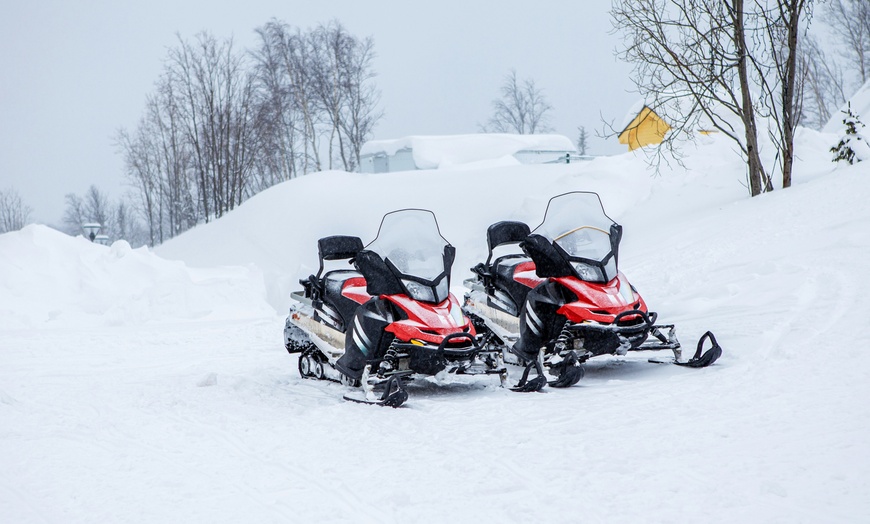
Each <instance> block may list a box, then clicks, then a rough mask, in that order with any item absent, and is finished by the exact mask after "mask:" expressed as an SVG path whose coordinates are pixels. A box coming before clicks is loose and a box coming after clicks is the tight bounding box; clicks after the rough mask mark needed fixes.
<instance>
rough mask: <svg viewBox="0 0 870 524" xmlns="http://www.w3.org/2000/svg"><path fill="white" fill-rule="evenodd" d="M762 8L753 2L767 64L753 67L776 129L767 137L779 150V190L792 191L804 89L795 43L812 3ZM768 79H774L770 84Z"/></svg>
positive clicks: (778, 2) (803, 0)
mask: <svg viewBox="0 0 870 524" xmlns="http://www.w3.org/2000/svg"><path fill="white" fill-rule="evenodd" d="M762 4H763V3H761V2H759V1H758V0H756V5H757V12H758V17H759V20H760V21H761V26H762V27H763V28H764V32H765V34H766V36H767V42H766V44H767V45H766V46H765V47H766V49H767V51H768V53H767V58H768V60H767V61H764V55H763V54H762V58H761V59H759V58H758V57H756V58H754V59H753V65H754V66H755V67H757V68H759V75H758V77H759V78H760V79H761V80H762V83H763V87H764V89H762V93H763V95H767V96H770V98H769V99H768V100H767V101H766V102H767V106H768V107H769V108H770V109H771V110H770V111H769V114H770V116H771V120H772V121H773V123H774V127H775V128H773V129H770V132H769V136H770V139H771V141H772V142H773V143H774V144H776V146H777V148H778V149H779V155H778V157H779V162H780V168H781V172H782V187H783V188H787V187H791V175H792V168H793V166H794V135H795V131H796V130H797V126H798V123H799V121H800V114H801V110H802V104H803V98H804V92H803V89H804V85H805V84H804V82H802V81H799V79H798V75H799V68H798V64H799V56H800V50H799V46H798V40H799V36H800V34H801V33H802V32H805V28H804V27H803V22H804V20H805V17H806V16H807V14H808V10H809V9H811V7H812V0H773V1H771V2H768V4H770V5H762ZM767 69H771V70H772V72H773V75H768V74H767ZM768 76H772V77H773V82H771V81H770V80H768Z"/></svg>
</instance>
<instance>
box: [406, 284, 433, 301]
mask: <svg viewBox="0 0 870 524" xmlns="http://www.w3.org/2000/svg"><path fill="white" fill-rule="evenodd" d="M402 285H404V286H405V291H407V292H408V296H409V297H411V298H412V299H414V300H419V301H420V302H436V300H435V290H434V289H432V288H431V287H429V286H424V285H423V284H421V283H419V282H414V281H413V280H405V279H402Z"/></svg>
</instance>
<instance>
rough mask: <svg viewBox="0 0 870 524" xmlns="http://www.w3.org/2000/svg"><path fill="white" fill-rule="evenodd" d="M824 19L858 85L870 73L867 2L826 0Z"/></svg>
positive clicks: (869, 17) (863, 0)
mask: <svg viewBox="0 0 870 524" xmlns="http://www.w3.org/2000/svg"><path fill="white" fill-rule="evenodd" d="M827 4H828V7H827V9H825V10H824V15H823V19H824V20H825V22H826V23H827V25H828V27H829V28H830V30H831V32H832V33H833V34H834V36H835V38H836V39H837V40H838V41H839V43H840V46H841V47H840V55H841V57H842V58H844V59H845V60H847V62H848V63H849V64H850V66H849V68H848V69H849V70H851V71H854V72H855V73H856V76H857V80H858V82H859V84H860V85H864V84H865V83H866V82H867V79H868V76H870V2H868V1H867V0H829V2H828V3H827Z"/></svg>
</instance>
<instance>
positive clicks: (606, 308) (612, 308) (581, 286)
mask: <svg viewBox="0 0 870 524" xmlns="http://www.w3.org/2000/svg"><path fill="white" fill-rule="evenodd" d="M552 280H553V281H555V282H558V283H559V284H561V285H562V286H565V287H566V288H567V289H569V290H571V292H572V293H574V294H575V295H577V300H576V301H574V302H571V303H568V304H565V305H564V306H562V307H561V308H559V310H558V313H559V314H561V315H564V316H565V317H566V318H567V319H568V320H569V321H571V322H575V323H577V322H583V321H584V320H593V321H596V322H600V323H603V324H609V323H611V322H613V318H614V317H615V316H616V315H618V314H619V313H623V312H625V311H632V310H635V309H638V310H640V311H643V312H644V313H646V312H647V307H646V303H645V302H644V301H643V298H642V297H641V296H640V295H639V294H637V293H635V292H634V291H632V290H631V285H630V284H629V283H628V279H627V278H625V275H623V274H622V272H619V273H618V274H617V276H616V278H614V279H613V280H611V281H610V282H608V283H606V284H596V283H594V282H586V281H583V280H580V279H579V278H576V277H560V278H553V279H552ZM622 286H625V289H624V293H620V290H621V289H623V288H622ZM633 319H634V317H626V318H625V320H633Z"/></svg>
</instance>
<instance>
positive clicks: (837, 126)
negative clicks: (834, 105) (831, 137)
mask: <svg viewBox="0 0 870 524" xmlns="http://www.w3.org/2000/svg"><path fill="white" fill-rule="evenodd" d="M850 105H851V108H852V114H853V115H856V116H857V117H858V119H859V120H861V122H863V123H864V124H868V123H870V80H868V81H867V83H866V84H864V85H863V86H861V88H860V89H858V91H857V92H855V94H854V95H852V98H850V99H849V100H848V102H846V103H845V104H843V106H842V107H840V108H839V109H838V110H837V111H835V112H834V114H833V115H831V119H830V120H828V123H827V124H825V127H824V128H822V131H824V132H825V133H834V134H836V135H837V136H838V137H839V136H840V135H842V134H843V132H844V131H845V129H846V126H845V125H844V124H843V118H844V117H845V116H846V115H845V111H846V110H847V108H848V107H850Z"/></svg>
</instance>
